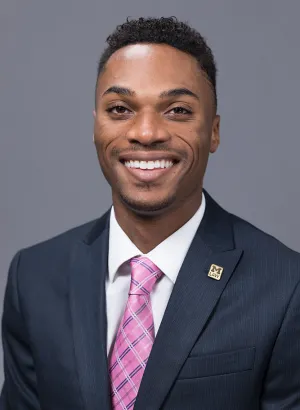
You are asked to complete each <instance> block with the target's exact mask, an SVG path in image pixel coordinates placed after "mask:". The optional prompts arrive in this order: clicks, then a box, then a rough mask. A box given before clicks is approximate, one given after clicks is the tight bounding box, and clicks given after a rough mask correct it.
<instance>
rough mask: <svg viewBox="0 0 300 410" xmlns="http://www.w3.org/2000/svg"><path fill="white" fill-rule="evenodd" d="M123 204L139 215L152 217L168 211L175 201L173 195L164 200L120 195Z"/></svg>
mask: <svg viewBox="0 0 300 410" xmlns="http://www.w3.org/2000/svg"><path fill="white" fill-rule="evenodd" d="M120 197H121V200H122V202H123V204H124V205H125V206H126V207H128V208H129V209H130V210H131V211H133V212H135V213H136V214H139V215H145V216H146V215H147V216H152V215H153V216H154V215H157V214H160V213H162V212H163V211H165V210H167V209H169V208H170V207H171V205H172V204H173V203H174V201H175V195H174V196H169V197H166V198H164V199H160V200H157V199H150V198H142V197H141V198H137V197H132V196H129V195H122V194H121V195H120Z"/></svg>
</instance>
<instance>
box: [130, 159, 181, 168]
mask: <svg viewBox="0 0 300 410" xmlns="http://www.w3.org/2000/svg"><path fill="white" fill-rule="evenodd" d="M173 165H174V163H173V161H169V160H165V159H163V160H161V161H158V160H156V161H126V162H125V166H126V167H128V168H140V169H156V168H170V167H172V166H173Z"/></svg>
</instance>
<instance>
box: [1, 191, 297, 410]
mask: <svg viewBox="0 0 300 410" xmlns="http://www.w3.org/2000/svg"><path fill="white" fill-rule="evenodd" d="M206 198H207V207H206V211H205V215H204V218H203V220H202V223H201V225H200V227H199V229H198V231H197V233H196V236H195V238H194V240H193V242H192V245H191V247H190V249H189V252H188V254H187V256H186V258H185V260H184V263H183V265H182V268H181V270H180V273H179V276H178V278H177V281H176V284H175V286H174V289H173V292H172V294H171V298H170V300H169V303H168V306H167V309H166V312H165V314H164V317H163V321H162V323H161V326H160V328H159V331H158V334H157V336H156V339H155V342H154V345H153V349H152V351H151V355H150V358H149V361H148V364H147V367H146V370H145V373H144V377H143V380H142V383H141V387H140V389H139V392H138V396H137V400H136V404H135V407H134V409H135V410H158V409H163V410H184V409H187V410H199V409H201V410H224V409H225V410H226V409H228V410H256V409H257V410H258V409H260V410H271V409H276V410H277V409H278V410H279V409H281V410H282V409H286V410H296V409H300V286H299V280H300V256H299V254H297V253H296V252H293V251H291V250H290V249H288V248H287V247H285V246H284V245H282V244H281V243H280V242H278V241H277V240H276V239H274V238H272V237H271V236H269V235H267V234H265V233H263V232H261V231H260V230H258V229H256V228H255V227H253V226H252V225H250V224H249V223H247V222H245V221H243V220H242V219H240V218H238V217H236V216H234V215H232V214H229V213H228V212H226V211H224V210H223V209H222V208H221V207H219V205H217V204H216V203H215V202H214V201H213V199H212V198H210V197H209V195H208V194H206ZM108 232H109V212H108V213H106V214H105V215H104V216H103V217H102V218H100V219H99V220H97V221H94V222H90V223H88V224H85V225H83V226H81V227H77V228H75V229H73V230H71V231H68V232H66V233H64V234H62V235H60V236H57V237H56V238H53V239H51V240H48V241H46V242H44V243H41V244H38V245H35V246H33V247H31V248H28V249H25V250H22V251H21V252H19V253H18V254H17V255H16V256H15V257H14V259H13V261H12V263H11V267H10V271H9V277H8V284H7V289H6V296H5V302H4V313H3V321H2V324H3V348H4V368H5V382H4V386H3V390H2V394H1V405H0V408H1V410H41V409H42V410H109V409H110V397H109V377H108V370H107V369H108V363H107V354H106V312H105V305H106V303H105V278H106V275H107V255H108ZM169 257H170V258H172V255H171V254H170V255H169ZM212 264H215V265H218V266H219V267H222V268H223V273H222V276H221V278H220V280H216V279H214V278H211V277H209V275H208V273H209V271H210V267H211V265H212Z"/></svg>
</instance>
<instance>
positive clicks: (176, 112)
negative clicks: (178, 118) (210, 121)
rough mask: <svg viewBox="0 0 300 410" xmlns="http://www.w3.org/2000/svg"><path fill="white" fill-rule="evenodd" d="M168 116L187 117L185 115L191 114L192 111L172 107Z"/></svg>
mask: <svg viewBox="0 0 300 410" xmlns="http://www.w3.org/2000/svg"><path fill="white" fill-rule="evenodd" d="M168 114H171V115H187V114H192V111H190V110H188V109H187V108H184V107H174V108H172V109H171V110H170V111H168Z"/></svg>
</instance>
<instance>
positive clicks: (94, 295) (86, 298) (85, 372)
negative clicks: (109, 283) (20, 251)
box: [70, 213, 110, 410]
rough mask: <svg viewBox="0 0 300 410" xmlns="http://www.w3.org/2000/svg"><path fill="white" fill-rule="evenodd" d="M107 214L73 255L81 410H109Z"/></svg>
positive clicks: (72, 304)
mask: <svg viewBox="0 0 300 410" xmlns="http://www.w3.org/2000/svg"><path fill="white" fill-rule="evenodd" d="M108 224H109V213H107V214H105V215H104V216H103V217H102V218H101V219H100V220H99V221H98V222H97V223H96V225H95V227H94V229H93V230H92V231H91V232H90V233H89V235H88V237H87V238H85V240H84V241H81V242H80V243H78V244H77V246H76V248H75V249H74V252H73V259H72V262H71V269H70V307H71V315H72V327H73V335H74V347H75V356H76V362H77V369H78V377H79V381H80V385H81V389H82V397H83V402H84V406H85V407H84V408H85V409H88V410H99V406H100V407H101V409H103V410H109V409H110V400H109V379H108V370H107V368H108V365H107V353H106V334H107V325H106V298H105V278H106V275H107V255H108Z"/></svg>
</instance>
